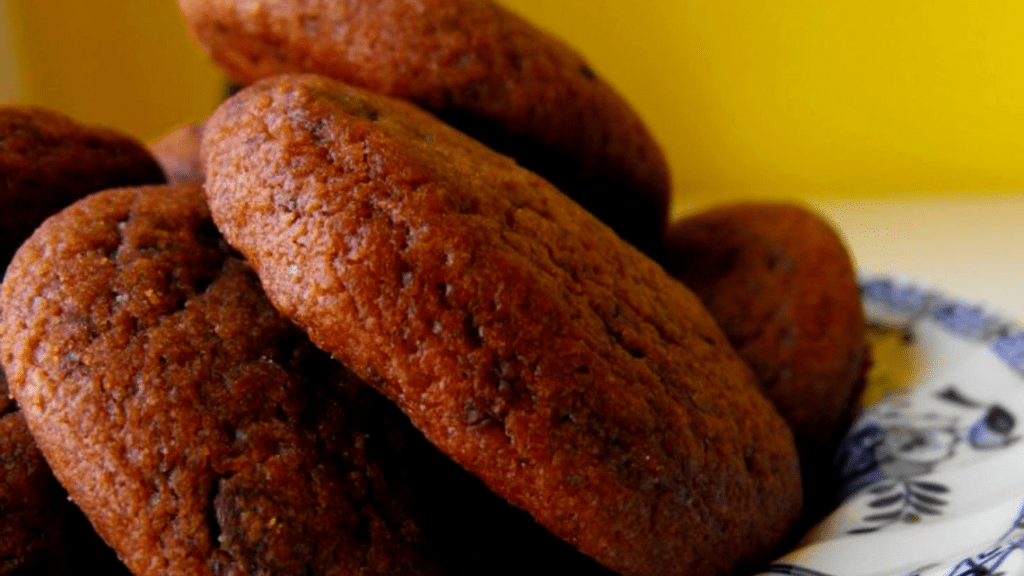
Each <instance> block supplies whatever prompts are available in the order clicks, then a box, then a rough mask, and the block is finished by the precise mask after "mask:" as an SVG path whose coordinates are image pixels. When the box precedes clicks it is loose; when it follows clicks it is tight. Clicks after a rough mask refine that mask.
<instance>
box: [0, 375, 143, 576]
mask: <svg viewBox="0 0 1024 576" xmlns="http://www.w3.org/2000/svg"><path fill="white" fill-rule="evenodd" d="M83 565H87V566H90V568H91V569H92V570H93V571H96V572H99V573H101V574H109V575H111V576H113V575H122V574H123V575H125V576H128V575H129V574H130V573H129V572H128V570H127V569H126V568H125V567H124V566H123V565H122V564H121V563H120V562H118V561H117V557H116V556H115V555H114V553H113V551H112V550H110V548H108V547H107V546H106V545H105V544H104V543H103V541H102V540H100V539H99V537H98V536H97V535H96V533H95V532H94V531H93V529H92V526H90V525H89V522H88V521H87V520H86V519H85V517H84V516H82V513H81V512H79V511H78V509H77V508H75V506H74V505H73V504H72V503H70V502H69V501H68V495H67V493H66V492H65V491H64V489H63V488H61V487H60V484H58V483H57V480H56V479H55V478H54V477H53V474H52V473H51V472H50V468H49V466H47V465H46V461H45V460H43V455H42V454H40V452H39V450H38V449H37V448H36V445H35V441H34V440H33V439H32V435H31V434H30V433H29V431H28V426H26V424H25V419H24V418H22V416H21V413H20V412H19V411H18V408H17V405H16V404H15V403H14V401H13V400H12V399H11V398H9V397H8V391H7V381H6V379H5V378H4V375H3V371H2V370H0V574H4V575H14V574H43V575H50V576H58V575H65V574H67V575H70V574H77V573H79V571H80V570H81V567H82V566H83Z"/></svg>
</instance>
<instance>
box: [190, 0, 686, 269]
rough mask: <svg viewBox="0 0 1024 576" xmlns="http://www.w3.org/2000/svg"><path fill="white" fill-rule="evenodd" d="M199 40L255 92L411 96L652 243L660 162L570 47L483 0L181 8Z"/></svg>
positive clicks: (664, 174) (658, 233)
mask: <svg viewBox="0 0 1024 576" xmlns="http://www.w3.org/2000/svg"><path fill="white" fill-rule="evenodd" d="M179 3H180V5H181V7H182V9H183V11H184V13H185V15H186V17H187V19H188V20H189V22H190V23H191V25H192V27H193V29H194V30H195V31H196V34H197V36H198V38H199V40H200V42H201V43H202V44H203V45H204V46H206V48H207V49H208V50H209V51H210V53H211V55H212V56H213V58H214V59H215V60H216V61H217V62H218V63H219V64H220V65H221V66H223V67H224V68H225V69H226V70H227V71H228V73H229V74H231V75H232V76H233V77H235V78H236V79H237V80H239V81H241V82H243V83H246V84H248V83H251V82H253V81H255V80H257V79H260V78H265V77H268V76H271V75H274V74H278V73H282V72H313V73H318V74H323V75H326V76H331V77H333V78H336V79H338V80H341V81H343V82H346V83H349V84H352V85H355V86H360V87H363V88H366V89H369V90H371V91H374V92H378V93H382V94H387V95H390V96H395V97H398V98H403V99H407V100H411V101H413V102H415V103H416V104H418V105H420V106H422V107H424V108H426V109H428V110H430V111H432V112H433V113H435V114H437V115H438V116H439V117H440V118H442V119H443V120H445V121H447V122H449V123H450V124H452V125H454V126H455V127H456V128H458V129H460V130H462V131H464V132H466V133H468V134H470V135H472V136H473V137H475V138H477V139H478V140H480V141H482V142H484V143H485V144H487V145H488V146H490V147H492V148H494V149H496V150H498V151H500V152H502V153H504V154H507V155H510V156H512V157H514V158H516V160H517V161H518V162H519V163H520V164H522V165H523V166H525V167H526V168H528V169H530V170H532V171H534V172H536V173H538V174H540V175H542V176H543V177H544V178H546V179H548V180H549V181H551V182H552V183H553V184H554V185H555V186H556V187H558V188H559V189H561V190H562V191H563V192H565V193H567V194H568V195H569V196H571V197H573V198H574V199H575V200H576V201H577V202H579V203H581V204H582V205H583V206H584V207H586V208H587V209H588V210H590V211H592V212H593V213H594V214H596V215H597V216H598V218H600V219H601V220H603V221H604V222H606V223H608V224H609V225H610V226H611V227H612V228H613V229H615V230H616V231H617V232H618V233H619V234H620V235H621V236H622V237H623V238H625V239H626V240H627V241H629V242H632V243H634V244H635V245H636V246H638V247H640V248H641V249H642V250H644V251H646V252H648V253H652V252H656V251H657V250H659V249H660V248H661V243H662V240H663V234H664V230H665V225H666V215H667V210H668V204H669V200H670V193H671V182H670V179H669V174H668V167H667V164H666V162H665V159H664V157H663V155H662V153H661V151H660V149H659V147H658V145H657V144H656V143H655V142H654V140H653V138H652V137H651V135H650V134H649V133H648V131H647V129H646V127H645V126H644V125H643V123H642V122H641V120H640V119H639V117H638V116H637V115H636V113H635V112H633V110H632V109H631V108H630V107H629V105H628V104H627V103H626V102H625V101H624V100H623V99H622V98H621V97H620V96H619V95H618V94H617V93H616V92H615V91H614V90H613V89H612V88H611V87H610V86H609V85H608V84H607V83H605V82H604V81H603V80H602V79H601V78H599V77H598V76H597V75H596V74H595V73H594V72H593V70H591V68H590V67H589V66H588V65H587V63H586V62H585V61H584V60H583V59H582V58H581V57H580V56H579V55H578V54H576V53H575V52H574V51H573V50H571V49H570V48H568V47H567V46H565V45H564V44H563V43H562V42H560V41H559V40H557V39H555V38H553V37H551V36H550V35H548V34H546V33H544V32H542V31H540V30H538V29H537V28H535V27H534V26H532V25H531V24H529V23H528V22H526V21H524V20H523V19H522V18H520V17H519V16H517V15H515V14H513V13H511V12H509V11H508V10H507V9H505V8H503V7H501V6H499V5H497V4H495V3H493V2H490V1H489V0H375V1H371V2H367V1H359V2H357V1H345V2H333V1H331V2H328V1H326V0H299V1H287V2H286V1H282V0H259V1H255V2H254V1H252V0H245V1H241V0H214V1H211V0H180V1H179Z"/></svg>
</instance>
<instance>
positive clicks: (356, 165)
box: [203, 76, 800, 575]
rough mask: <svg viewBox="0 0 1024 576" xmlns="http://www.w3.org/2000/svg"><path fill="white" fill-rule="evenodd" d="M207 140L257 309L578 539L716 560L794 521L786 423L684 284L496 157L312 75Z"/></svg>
mask: <svg viewBox="0 0 1024 576" xmlns="http://www.w3.org/2000/svg"><path fill="white" fill-rule="evenodd" d="M203 155H204V161H205V163H206V166H207V194H208V198H209V200H210V204H211V211H212V212H213V214H214V218H215V220H216V222H217V224H218V227H220V229H221V230H222V231H223V232H224V234H225V238H227V239H228V240H229V241H230V242H232V243H233V244H235V245H236V246H237V247H239V249H240V250H241V251H242V252H243V253H244V254H245V255H246V257H247V258H248V259H249V260H250V261H251V262H252V263H253V266H254V268H255V269H256V270H257V273H258V274H259V275H260V278H261V281H262V282H263V284H264V286H265V287H266V289H267V292H268V295H269V296H270V297H271V299H272V300H273V301H274V303H275V306H277V307H278V308H279V309H280V310H282V311H283V312H284V313H285V314H287V315H289V316H290V317H291V318H293V319H294V320H295V321H297V322H298V323H299V324H300V325H301V326H303V328H304V329H305V330H307V331H308V332H309V333H310V335H311V338H312V339H313V340H314V341H315V342H316V343H317V345H318V346H320V347H322V348H324V349H325V350H328V351H329V352H330V353H331V354H332V355H335V356H336V357H337V358H339V359H341V360H342V361H343V362H345V363H346V364H347V365H349V366H350V367H351V368H352V369H353V370H354V371H355V372H356V373H357V374H359V375H360V376H361V377H363V378H364V379H367V380H368V381H370V382H371V383H374V384H375V385H377V386H378V387H379V388H381V389H382V390H383V392H384V393H385V394H386V395H388V396H389V397H391V398H392V399H394V400H395V401H396V402H397V403H398V404H399V405H400V406H401V407H402V409H403V410H404V411H406V413H408V414H409V415H410V418H411V419H412V420H413V421H414V422H415V423H416V425H417V426H418V427H419V428H421V429H422V430H423V431H424V433H425V434H426V436H427V437H428V438H429V439H430V440H431V441H432V442H434V443H435V444H437V445H438V446H439V447H440V448H441V449H442V450H443V451H445V452H446V453H447V454H448V455H449V456H451V457H452V458H453V459H454V460H456V461H457V462H459V463H460V464H462V465H463V466H464V467H466V468H467V469H468V470H470V471H471V472H473V473H474V474H476V475H478V476H480V477H481V478H482V479H483V480H484V481H485V483H487V484H488V485H489V486H490V487H491V488H492V489H493V490H495V491H496V492H498V493H499V494H500V495H502V496H504V497H505V498H507V499H508V500H509V501H510V502H512V503H513V504H516V505H517V506H520V507H522V508H524V509H525V510H527V511H529V512H530V513H531V514H532V515H533V516H534V517H535V518H537V519H538V521H539V522H540V523H541V524H543V525H545V526H547V527H548V528H549V529H550V530H551V531H552V532H554V533H555V534H556V535H558V536H561V537H563V538H565V539H566V540H568V541H569V542H571V543H572V544H574V545H575V546H577V547H578V548H580V549H581V550H582V551H584V552H585V553H587V554H589V555H591V556H593V557H595V558H597V559H598V560H599V561H601V562H602V563H604V564H605V565H607V566H608V567H610V568H612V569H613V570H616V571H619V572H621V573H623V574H658V575H668V574H725V573H729V572H730V571H731V570H733V569H734V568H735V567H736V566H737V565H738V564H744V563H747V562H754V561H759V560H764V559H765V556H766V555H767V554H769V553H771V552H772V548H773V546H774V545H775V544H777V542H778V541H779V539H780V538H781V537H782V536H783V535H784V534H785V533H786V530H787V529H788V528H789V527H790V525H791V524H792V522H793V521H794V520H795V517H796V515H797V513H798V510H799V506H800V480H799V475H798V470H797V461H796V455H795V450H794V448H793V445H792V440H791V436H790V433H789V431H788V429H787V428H786V426H785V424H784V423H783V422H782V420H781V419H780V418H779V416H778V414H777V413H776V412H775V411H774V409H772V408H771V406H770V404H768V402H767V401H766V400H765V399H764V398H763V397H762V396H761V395H760V393H759V392H758V391H757V390H756V385H755V384H754V383H753V381H752V376H751V374H750V372H749V369H748V368H747V367H746V366H745V365H744V364H743V363H742V361H740V359H739V358H738V357H737V356H736V355H735V352H734V351H732V349H731V348H730V347H729V346H728V344H727V342H726V341H725V337H724V336H723V335H722V334H721V332H720V331H719V329H718V328H717V327H716V326H715V324H714V322H713V321H712V320H711V318H710V316H708V315H707V313H706V312H705V311H704V310H703V308H702V307H701V306H700V304H699V302H698V301H697V299H696V298H695V297H694V296H693V295H692V294H690V293H689V292H688V291H687V290H686V289H685V288H684V287H683V286H682V285H681V284H679V283H677V282H675V281H674V280H672V279H671V278H669V277H668V276H667V275H666V274H665V273H664V272H663V271H662V269H661V268H660V267H659V266H657V265H656V264H655V263H654V262H652V261H650V260H648V259H647V258H645V257H644V256H643V255H642V254H641V253H640V252H638V251H636V250H634V249H632V248H631V247H629V246H628V245H626V244H625V243H623V242H622V241H621V240H619V239H618V238H617V237H616V236H615V234H614V233H612V231H611V230H610V229H608V228H607V227H605V226H604V225H602V224H601V223H600V222H599V221H597V220H596V219H595V218H594V217H593V216H591V215H590V214H588V213H587V212H585V211H583V210H582V209H580V208H579V207H578V206H577V205H576V204H574V203H572V202H571V201H569V200H568V199H567V198H565V197H564V196H563V195H561V194H560V193H559V192H558V191H557V190H555V189H554V188H553V187H551V186H550V185H549V184H548V183H547V182H545V181H544V180H542V179H541V178H539V177H537V176H535V175H533V174H531V173H529V172H527V171H525V170H523V169H521V168H519V167H517V166H516V165H515V163H514V162H513V161H512V160H511V159H509V158H506V157H503V156H500V155H498V154H495V153H494V152H492V151H490V150H489V149H487V148H485V147H483V146H481V145H480V144H478V143H476V142H474V141H472V140H471V139H469V138H467V137H465V136H464V135H462V134H461V133H458V132H456V131H454V130H452V129H450V128H448V127H447V126H445V125H444V124H442V123H440V122H438V121H436V119H434V118H433V117H431V116H429V115H428V114H425V113H423V112H421V111H420V110H418V109H416V108H414V107H412V106H409V105H407V104H404V103H402V102H399V101H394V100H391V99H387V98H383V97H376V96H372V95H370V94H368V93H365V92H362V91H358V90H355V89H350V88H347V87H345V86H344V85H341V84H339V83H336V82H333V81H330V80H327V79H325V78H319V77H314V76H285V77H278V78H275V79H270V80H267V81H262V82H259V83H257V84H255V85H253V86H251V87H249V88H248V89H246V90H243V91H242V92H241V93H239V94H238V95H236V96H235V97H233V98H232V99H230V100H228V101H227V102H226V103H225V104H223V105H222V106H221V107H220V108H219V109H218V110H217V112H215V114H214V115H213V116H212V117H211V119H210V121H209V123H208V124H207V132H206V135H205V136H204V141H203Z"/></svg>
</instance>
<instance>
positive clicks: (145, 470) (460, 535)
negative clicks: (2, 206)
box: [0, 185, 605, 576]
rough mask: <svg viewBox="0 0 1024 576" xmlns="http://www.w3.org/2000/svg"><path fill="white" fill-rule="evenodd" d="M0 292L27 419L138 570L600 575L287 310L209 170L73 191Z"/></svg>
mask: <svg viewBox="0 0 1024 576" xmlns="http://www.w3.org/2000/svg"><path fill="white" fill-rule="evenodd" d="M0 295H2V305H3V306H4V307H5V310H8V311H10V310H20V311H23V312H20V313H11V314H8V315H7V316H5V318H4V323H3V326H2V332H0V351H2V360H3V363H4V366H5V368H6V369H7V370H8V372H9V374H11V383H12V389H13V390H14V392H15V393H16V395H17V397H18V399H19V401H20V402H21V403H22V405H23V406H25V414H26V419H27V420H28V422H29V424H30V426H31V427H32V429H33V432H34V433H35V435H36V436H37V437H38V439H39V445H40V447H41V449H42V450H43V452H44V453H45V454H46V456H47V459H48V460H49V461H50V462H51V463H52V465H53V469H54V472H55V474H56V475H57V476H58V478H60V479H61V481H62V482H63V483H64V484H65V485H66V486H67V487H68V491H69V493H70V494H71V496H72V497H73V498H74V500H75V502H76V503H78V504H79V505H80V506H81V507H82V509H83V510H84V511H85V512H86V513H87V514H88V516H89V517H90V519H91V520H92V522H93V523H94V524H95V525H96V526H97V530H98V531H99V532H100V533H101V534H102V535H103V537H104V538H105V539H106V540H107V541H108V542H110V543H111V544H112V545H113V546H114V547H115V548H116V549H117V550H118V552H119V554H120V555H121V557H122V558H123V559H124V560H125V563H126V564H128V566H129V567H131V568H132V570H133V571H134V572H135V573H136V574H139V575H144V574H189V575H203V574H225V575H232V574H255V573H275V574H310V575H322V574H331V575H333V574H359V575H371V574H381V575H384V574H389V575H392V574H393V575H399V574H422V575H429V574H454V575H470V574H481V575H482V574H499V575H508V576H511V575H512V574H522V573H541V574H552V575H554V574H561V573H572V574H587V575H605V572H604V571H603V570H601V569H599V568H598V567H596V566H595V565H594V563H593V562H592V561H591V560H589V559H587V558H586V557H584V556H582V555H580V554H579V553H577V552H575V551H574V550H571V548H570V547H569V546H567V545H565V544H564V543H562V542H560V541H557V539H555V538H554V537H552V536H551V535H550V534H547V533H546V532H544V531H543V530H541V529H540V528H539V527H538V526H537V525H536V524H535V523H533V521H532V520H530V519H529V518H528V517H526V515H525V514H522V513H521V512H518V511H516V510H513V509H511V507H510V506H508V504H506V503H504V502H503V501H501V500H500V499H498V498H497V497H495V496H494V495H493V494H491V493H489V492H487V491H486V489H485V488H484V487H483V486H482V484H481V483H480V482H479V481H478V480H476V479H475V478H472V477H470V476H469V475H468V474H466V473H465V471H463V470H461V469H459V468H458V467H457V466H455V465H454V464H453V463H451V462H450V461H448V460H447V459H445V458H444V457H443V456H442V455H441V454H439V453H438V452H437V451H436V449H435V448H433V447H432V446H431V445H429V443H427V442H426V441H425V439H423V438H422V436H421V435H420V434H419V433H418V432H416V431H415V430H414V429H413V428H412V426H411V425H410V424H409V422H408V420H407V419H406V418H405V416H403V415H402V414H401V413H400V412H399V411H398V410H397V409H396V408H395V407H394V405H392V404H391V403H390V402H388V401H387V400H386V399H384V398H383V397H381V396H380V395H379V394H378V393H376V392H374V391H373V390H372V389H370V388H369V387H367V386H365V385H363V384H362V383H360V382H358V381H357V380H355V378H354V377H353V376H352V375H351V374H350V373H349V372H347V371H346V370H344V369H343V368H342V367H341V366H340V365H339V364H337V363H335V362H333V361H332V360H330V359H329V358H328V357H327V355H325V354H324V353H322V352H320V351H319V350H316V349H315V348H314V347H313V346H312V345H311V344H310V343H309V340H308V338H306V337H305V335H303V334H302V333H301V331H299V330H298V329H297V328H296V327H295V326H293V325H292V324H291V323H290V322H288V321H287V320H286V319H285V318H283V317H282V316H280V315H279V314H278V313H277V312H276V311H275V310H274V309H273V308H272V307H271V305H270V303H269V302H268V301H267V300H266V297H265V296H264V295H263V292H262V290H261V288H260V286H259V282H258V280H257V278H256V277H255V275H254V274H253V272H252V271H251V269H250V268H249V267H248V265H247V264H246V263H245V262H244V261H243V260H241V258H240V257H239V256H238V255H237V253H235V252H234V251H232V250H230V249H229V248H228V246H227V245H226V244H225V243H224V242H223V241H222V240H221V239H220V237H219V234H218V233H217V231H216V229H215V228H214V226H213V223H212V221H211V220H210V218H209V214H208V212H207V209H206V207H205V203H204V201H203V198H202V193H201V189H200V187H199V186H198V185H190V186H181V187H176V188H175V187H151V188H141V189H121V190H111V191H107V192H103V193H100V194H96V195H93V196H90V197H89V198H86V199H84V200H82V201H80V202H78V203H76V204H75V205H73V206H71V207H70V208H68V209H67V210H65V211H63V212H62V213H60V214H59V215H57V216H55V217H53V218H51V219H50V220H49V221H47V222H46V223H45V224H44V225H43V226H42V227H41V228H40V229H39V231H38V232H37V233H36V234H35V235H33V237H32V238H31V239H30V240H29V241H28V242H27V243H26V244H25V245H24V246H23V247H22V248H21V249H20V250H19V252H18V254H17V256H16V257H15V259H14V261H13V262H12V264H11V267H10V269H9V273H8V277H7V279H6V281H5V282H4V284H3V290H2V293H0ZM30 301H32V302H33V305H32V306H31V307H30V306H28V304H29V302H30ZM499 522H500V524H499ZM524 550H529V551H537V552H538V553H542V554H545V555H546V556H545V558H550V559H552V564H551V565H550V570H547V569H546V568H548V565H545V564H538V559H537V558H536V557H534V558H530V557H529V556H528V555H527V556H526V557H524V558H515V557H511V556H512V554H522V551H524Z"/></svg>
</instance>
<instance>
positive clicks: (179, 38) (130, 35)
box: [6, 0, 224, 140]
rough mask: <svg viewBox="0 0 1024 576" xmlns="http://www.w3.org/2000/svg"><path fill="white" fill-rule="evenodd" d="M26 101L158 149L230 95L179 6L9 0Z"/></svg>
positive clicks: (130, 0)
mask: <svg viewBox="0 0 1024 576" xmlns="http://www.w3.org/2000/svg"><path fill="white" fill-rule="evenodd" d="M6 2H7V3H8V8H9V11H10V15H11V20H12V24H13V26H14V29H15V36H16V38H15V39H16V48H17V50H18V55H19V60H20V61H21V64H22V66H21V74H22V79H23V89H22V97H21V98H20V99H19V100H21V101H23V102H28V103H34V104H39V105H42V106H46V107H49V108H53V109H55V110H60V111H62V112H64V113H66V114H69V115H71V116H72V117H74V118H76V119H78V120H79V121H82V122H88V123H94V124H102V125H106V126H113V127H116V128H119V129H121V130H124V131H126V132H128V133H130V134H133V135H135V136H136V137H138V138H141V139H143V140H150V139H152V138H155V137H157V136H160V135H162V134H163V133H164V132H166V131H167V130H170V129H171V128H173V127H175V126H177V125H181V124H185V123H188V122H191V121H193V120H196V119H199V118H201V117H203V116H205V115H206V114H209V112H210V111H211V110H212V109H213V107H214V106H215V105H216V103H217V102H218V101H219V100H220V98H221V95H222V93H223V90H224V88H223V80H222V79H221V75H220V73H219V72H218V71H217V70H216V69H215V68H214V67H213V66H212V65H211V64H210V63H209V59H208V58H207V56H206V55H205V54H204V53H203V52H202V49H201V48H199V47H198V46H197V45H196V44H195V43H194V42H193V40H192V38H191V36H190V34H189V32H188V31H187V29H186V26H185V22H184V19H183V17H182V16H181V13H180V12H179V10H178V6H177V4H176V3H175V1H174V0H89V1H84V0H6Z"/></svg>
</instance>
